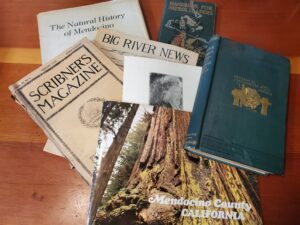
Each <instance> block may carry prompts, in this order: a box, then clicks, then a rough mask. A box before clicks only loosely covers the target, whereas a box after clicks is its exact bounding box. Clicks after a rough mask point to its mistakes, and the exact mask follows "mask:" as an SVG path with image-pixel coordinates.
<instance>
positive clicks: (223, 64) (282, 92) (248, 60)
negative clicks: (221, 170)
mask: <svg viewBox="0 0 300 225" xmlns="http://www.w3.org/2000/svg"><path fill="white" fill-rule="evenodd" d="M289 72H290V63H289V60H288V59H287V58H284V57H282V56H279V55H275V54H272V53H269V52H266V51H264V50H261V49H258V48H255V47H252V46H250V45H245V44H240V43H238V42H235V41H232V40H229V39H227V38H222V37H218V36H216V37H214V38H212V40H211V41H210V44H209V49H208V51H207V57H206V59H205V63H204V66H203V70H202V75H201V79H200V83H199V87H198V93H197V97H196V100H195V105H194V109H193V113H192V117H191V125H190V127H189V131H188V134H187V139H186V143H185V148H186V149H187V150H191V151H193V152H194V153H198V154H202V155H205V156H207V157H211V158H214V159H217V160H220V161H222V162H225V163H229V164H232V165H236V166H239V167H243V168H246V169H250V170H253V171H256V172H258V173H261V174H268V173H274V174H282V173H283V169H284V147H285V131H286V111H287V100H288V87H289Z"/></svg>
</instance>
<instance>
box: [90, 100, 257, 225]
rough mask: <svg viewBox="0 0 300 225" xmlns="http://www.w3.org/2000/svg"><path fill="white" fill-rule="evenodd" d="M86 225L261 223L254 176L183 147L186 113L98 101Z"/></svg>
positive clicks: (186, 126)
mask: <svg viewBox="0 0 300 225" xmlns="http://www.w3.org/2000/svg"><path fill="white" fill-rule="evenodd" d="M102 115H103V117H102V120H101V131H100V134H99V139H98V148H97V160H96V168H95V173H94V179H93V185H92V194H91V202H90V210H89V220H88V225H92V224H94V225H102V224H103V225H123V224H124V225H135V224H145V225H146V224H166V225H167V224H172V225H174V224H240V225H241V224H245V225H248V224H255V225H260V224H262V218H261V214H260V202H259V196H258V190H257V176H256V175H253V174H251V173H249V172H246V171H243V170H239V169H236V168H234V167H230V166H227V165H224V164H220V163H217V162H215V161H213V160H208V159H205V158H202V157H200V156H197V155H193V154H189V153H188V152H187V151H185V150H184V149H183V143H184V138H185V134H186V131H187V128H188V124H189V119H190V114H189V113H188V112H183V111H177V110H174V109H170V108H163V107H152V106H147V105H136V104H128V103H117V102H105V103H104V105H103V111H102Z"/></svg>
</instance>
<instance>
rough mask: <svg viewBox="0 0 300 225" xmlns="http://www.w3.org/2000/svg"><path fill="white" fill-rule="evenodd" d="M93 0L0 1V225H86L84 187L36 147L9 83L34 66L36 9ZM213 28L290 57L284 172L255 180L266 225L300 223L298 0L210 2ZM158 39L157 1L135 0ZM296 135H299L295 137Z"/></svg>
mask: <svg viewBox="0 0 300 225" xmlns="http://www.w3.org/2000/svg"><path fill="white" fill-rule="evenodd" d="M96 2H99V1H97V0H65V1H60V0H52V1H39V0H27V1H21V0H2V1H1V8H0V30H1V35H0V76H1V82H0V93H1V94H0V225H23V224H24V225H28V224H30V225H41V224H42V225H44V224H45V225H48V224H49V225H53V224H54V225H56V224H63V225H68V224H85V222H86V217H87V209H88V201H89V187H88V185H87V184H86V183H85V182H84V181H83V180H82V179H81V177H80V176H79V175H78V174H77V173H76V172H75V171H74V170H72V169H71V168H70V166H69V164H68V162H67V161H66V160H65V159H63V158H60V157H58V156H54V155H51V154H48V153H45V152H43V151H42V149H43V146H44V144H45V141H46V136H45V135H44V134H43V132H42V131H41V129H39V127H38V126H37V125H36V124H35V123H34V122H33V121H32V120H31V119H30V118H29V116H28V115H27V114H26V113H25V112H24V111H23V109H22V108H21V107H20V106H18V105H17V104H16V103H14V102H13V101H12V99H11V98H10V93H9V91H8V86H9V85H10V84H12V83H14V82H15V81H17V80H19V79H20V78H22V77H23V76H24V75H26V74H27V73H29V72H31V71H32V70H33V69H35V68H37V67H38V66H39V64H40V51H39V40H38V30H37V20H36V15H37V14H38V13H39V12H43V11H49V10H53V9H61V8H66V7H75V6H81V5H87V4H91V3H96ZM210 2H215V3H216V4H217V22H216V33H217V34H220V35H222V36H225V37H228V38H231V39H234V40H236V41H240V42H242V43H249V44H251V45H254V46H256V47H259V48H263V49H266V50H268V51H271V52H273V53H278V54H281V55H284V56H287V57H289V58H290V59H291V63H292V68H291V80H290V91H289V106H288V119H287V135H286V162H285V163H286V166H285V174H284V176H268V177H260V178H259V189H260V197H261V206H262V210H263V220H264V223H265V224H269V225H277V224H300V217H299V216H298V213H299V210H300V188H299V187H300V172H299V171H300V142H298V141H299V140H300V44H299V41H300V26H299V22H300V1H297V0H286V1H280V0H265V1H233V0H227V1H222V0H216V1H210ZM140 3H141V6H142V10H143V13H144V16H145V20H146V24H147V27H148V30H149V33H150V36H151V38H152V39H153V40H156V39H157V35H158V31H159V27H160V22H161V18H162V11H163V6H164V1H163V0H140ZM298 138H299V139H298Z"/></svg>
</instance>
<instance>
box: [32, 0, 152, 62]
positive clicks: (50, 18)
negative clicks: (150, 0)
mask: <svg viewBox="0 0 300 225" xmlns="http://www.w3.org/2000/svg"><path fill="white" fill-rule="evenodd" d="M37 18H38V28H39V36H40V47H41V53H42V62H43V63H46V62H48V61H49V60H50V59H52V58H54V57H55V56H57V55H58V54H59V53H61V52H62V51H64V50H65V49H66V48H68V47H70V46H71V45H72V44H74V43H75V42H77V41H78V40H80V39H81V38H83V37H87V38H88V39H90V40H93V39H94V38H95V36H96V32H97V30H98V29H99V28H107V29H115V30H119V31H122V32H125V33H128V34H134V35H136V36H139V37H144V38H149V36H148V32H147V28H146V25H145V21H144V17H143V14H142V11H141V8H140V4H139V1H138V0H118V1H107V2H103V3H97V4H93V5H86V6H81V7H75V8H68V9H61V10H55V11H50V12H43V13H39V14H38V16H37Z"/></svg>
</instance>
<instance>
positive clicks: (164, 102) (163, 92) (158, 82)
mask: <svg viewBox="0 0 300 225" xmlns="http://www.w3.org/2000/svg"><path fill="white" fill-rule="evenodd" d="M182 87H183V85H182V78H181V77H177V76H172V75H167V74H160V73H150V90H149V91H150V95H149V97H150V99H149V103H150V105H159V106H165V107H171V108H174V109H182V107H183V88H182Z"/></svg>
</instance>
